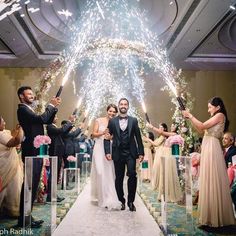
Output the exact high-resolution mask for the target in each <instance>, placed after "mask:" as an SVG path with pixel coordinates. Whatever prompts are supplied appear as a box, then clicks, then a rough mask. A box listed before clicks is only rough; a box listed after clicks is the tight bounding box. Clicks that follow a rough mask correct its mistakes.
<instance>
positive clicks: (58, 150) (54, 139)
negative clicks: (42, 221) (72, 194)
mask: <svg viewBox="0 0 236 236" xmlns="http://www.w3.org/2000/svg"><path fill="white" fill-rule="evenodd" d="M57 120H58V117H57V115H55V117H54V120H53V123H52V124H49V125H47V134H48V136H49V137H50V138H51V144H50V146H49V155H50V156H57V168H58V171H57V181H58V180H59V175H60V170H61V164H62V160H63V156H64V153H65V144H64V142H63V140H62V135H63V134H64V135H65V134H67V133H69V132H70V130H71V129H72V128H73V123H74V121H75V116H74V115H71V116H70V117H69V121H68V122H67V123H65V124H64V125H62V126H61V127H57V125H56V123H57ZM50 174H51V172H50ZM46 200H47V202H51V175H49V177H48V194H47V199H46ZM63 200H64V198H62V197H59V196H58V197H57V202H61V201H63Z"/></svg>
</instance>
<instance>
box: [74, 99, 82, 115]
mask: <svg viewBox="0 0 236 236" xmlns="http://www.w3.org/2000/svg"><path fill="white" fill-rule="evenodd" d="M81 103H82V98H80V99H79V100H78V103H77V105H76V108H75V110H74V111H73V113H72V115H74V116H75V115H76V114H77V112H78V109H79V107H80V105H81Z"/></svg>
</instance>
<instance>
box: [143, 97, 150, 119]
mask: <svg viewBox="0 0 236 236" xmlns="http://www.w3.org/2000/svg"><path fill="white" fill-rule="evenodd" d="M142 108H143V112H144V114H145V118H146V121H147V122H148V123H150V119H149V117H148V114H147V109H146V106H145V103H144V102H142Z"/></svg>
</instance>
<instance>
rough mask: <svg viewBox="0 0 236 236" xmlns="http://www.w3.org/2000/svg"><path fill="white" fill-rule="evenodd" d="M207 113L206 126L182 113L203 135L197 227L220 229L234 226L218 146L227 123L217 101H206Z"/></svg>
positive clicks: (187, 113)
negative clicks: (198, 225)
mask: <svg viewBox="0 0 236 236" xmlns="http://www.w3.org/2000/svg"><path fill="white" fill-rule="evenodd" d="M208 112H209V113H210V116H211V117H210V118H209V119H208V120H207V121H205V122H201V121H199V120H198V119H197V118H196V117H194V116H193V115H192V114H191V113H190V112H189V111H187V110H185V111H182V114H183V116H184V117H185V118H188V119H189V120H190V122H191V124H192V125H193V127H194V128H195V129H196V130H197V131H198V132H199V133H203V132H204V137H203V140H202V148H201V164H200V177H199V182H200V186H199V203H198V211H199V224H200V225H201V226H205V225H207V226H210V227H221V226H226V225H233V224H235V218H234V213H233V207H232V199H231V196H230V187H229V180H228V176H227V172H226V167H225V160H224V157H223V152H222V148H221V144H220V139H221V138H222V136H223V132H224V131H227V129H228V126H229V121H228V117H227V111H226V109H225V106H224V103H223V101H222V99H221V98H219V97H213V98H211V99H210V100H209V102H208Z"/></svg>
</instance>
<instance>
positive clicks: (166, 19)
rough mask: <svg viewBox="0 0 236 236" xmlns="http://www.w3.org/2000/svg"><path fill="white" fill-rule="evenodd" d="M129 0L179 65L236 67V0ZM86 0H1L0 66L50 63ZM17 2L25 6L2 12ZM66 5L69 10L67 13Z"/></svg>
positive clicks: (221, 68) (196, 68) (212, 67)
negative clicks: (145, 14) (145, 18)
mask: <svg viewBox="0 0 236 236" xmlns="http://www.w3.org/2000/svg"><path fill="white" fill-rule="evenodd" d="M129 1H130V2H132V4H136V6H137V7H138V8H140V9H141V10H142V11H143V10H145V12H146V13H147V16H148V20H149V28H150V29H151V31H153V32H155V33H156V34H157V35H158V37H159V41H160V42H161V43H162V45H163V46H164V47H165V48H166V49H167V52H168V55H169V58H170V60H171V62H172V63H174V65H175V66H176V67H177V68H182V69H185V70H200V69H201V70H236V10H233V9H231V8H230V5H233V6H235V7H236V0H175V1H174V0H129ZM97 2H99V1H97ZM85 3H86V0H80V1H79V0H51V1H50V0H31V1H27V0H0V19H1V20H0V67H46V66H48V64H49V63H50V61H51V60H53V59H54V58H56V57H57V56H58V55H59V53H60V52H61V51H62V50H63V49H64V48H66V47H68V46H69V36H68V32H70V26H71V24H72V23H73V22H74V21H76V20H77V19H79V17H80V14H81V10H82V9H83V7H84V5H85ZM14 4H20V7H21V9H19V10H16V11H15V12H14V13H12V14H9V15H8V16H7V17H4V16H5V15H6V13H7V12H9V11H11V10H12V9H14V7H16V6H17V5H15V6H13V5H14ZM37 8H39V9H38V10H37V11H35V12H33V11H34V10H35V9H37ZM66 9H67V10H68V11H69V12H71V13H72V15H71V16H66ZM59 12H60V13H63V12H64V13H63V14H60V13H59Z"/></svg>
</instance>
